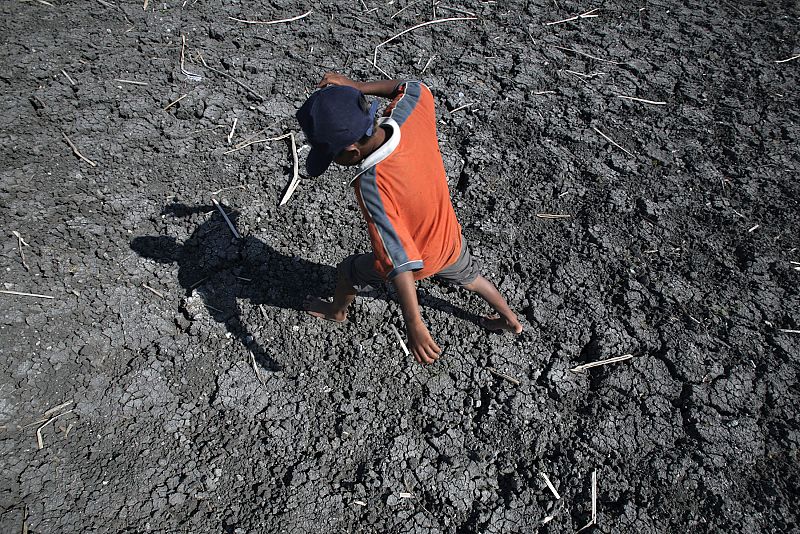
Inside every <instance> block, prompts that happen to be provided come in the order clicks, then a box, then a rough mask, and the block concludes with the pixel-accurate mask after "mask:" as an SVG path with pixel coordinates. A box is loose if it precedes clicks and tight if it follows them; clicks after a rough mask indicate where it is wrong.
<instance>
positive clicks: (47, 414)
mask: <svg viewBox="0 0 800 534" xmlns="http://www.w3.org/2000/svg"><path fill="white" fill-rule="evenodd" d="M73 402H75V401H74V400H68V401H66V402H62V403H61V404H59V405H58V406H53V407H52V408H50V409H49V410H47V411H46V412H44V413H43V414H42V415H43V416H44V417H45V418H48V417H50V416H51V415H53V414H54V413H56V412H58V411H59V410H63V409H64V408H66V407H67V406H69V405H70V404H72V403H73Z"/></svg>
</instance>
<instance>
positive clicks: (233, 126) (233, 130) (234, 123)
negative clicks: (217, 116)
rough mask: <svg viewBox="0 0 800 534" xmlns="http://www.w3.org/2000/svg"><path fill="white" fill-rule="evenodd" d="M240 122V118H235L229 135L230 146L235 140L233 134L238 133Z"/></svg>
mask: <svg viewBox="0 0 800 534" xmlns="http://www.w3.org/2000/svg"><path fill="white" fill-rule="evenodd" d="M237 122H239V117H234V118H233V124H232V125H231V132H230V133H229V134H228V144H229V145H230V144H231V140H233V132H235V131H236V123H237Z"/></svg>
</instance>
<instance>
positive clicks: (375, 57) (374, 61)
mask: <svg viewBox="0 0 800 534" xmlns="http://www.w3.org/2000/svg"><path fill="white" fill-rule="evenodd" d="M476 19H477V17H450V18H446V19H436V20H429V21H428V22H423V23H421V24H417V25H416V26H412V27H410V28H407V29H405V30H403V31H401V32H400V33H398V34H397V35H394V36H392V37H389V38H388V39H386V40H385V41H383V42H382V43H380V44H379V45H378V46H376V47H375V52H374V54H373V55H372V66H373V67H375V68H376V69H378V70H379V71H381V72H382V73H384V74H386V75H387V76H389V75H388V74H387V73H386V72H385V71H384V70H383V69H381V68H380V67H379V66H378V49H379V48H380V47H382V46H384V45H387V44H389V43H391V42H392V41H394V40H395V39H397V38H398V37H400V36H402V35H405V34H407V33H408V32H410V31H414V30H416V29H418V28H422V27H425V26H430V25H432V24H441V23H443V22H455V21H459V20H476ZM389 77H390V78H391V76H389Z"/></svg>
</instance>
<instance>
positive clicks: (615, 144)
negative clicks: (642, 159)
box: [592, 126, 636, 157]
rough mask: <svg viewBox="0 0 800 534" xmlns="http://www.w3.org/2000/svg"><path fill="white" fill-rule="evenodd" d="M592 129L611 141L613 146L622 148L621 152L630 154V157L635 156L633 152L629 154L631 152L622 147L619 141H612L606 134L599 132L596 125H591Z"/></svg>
mask: <svg viewBox="0 0 800 534" xmlns="http://www.w3.org/2000/svg"><path fill="white" fill-rule="evenodd" d="M592 129H593V130H594V131H595V132H597V133H599V134H600V135H601V136H602V137H603V138H604V139H605V140H606V141H608V142H609V143H611V144H612V145H614V146H615V147H617V148H618V149H620V150H622V151H623V152H625V153H626V154H627V155H629V156H631V157H636V156H634V155H633V154H631V153H630V152H629V151H628V150H626V149H625V148H624V147H623V146H622V145H620V144H619V143H617V142H616V141H614V140H613V139H611V138H610V137H609V136H607V135H606V134H604V133H603V132H601V131H600V130H598V129H597V128H596V127H594V126H592Z"/></svg>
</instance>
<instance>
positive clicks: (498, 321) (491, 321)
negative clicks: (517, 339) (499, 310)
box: [478, 315, 522, 335]
mask: <svg viewBox="0 0 800 534" xmlns="http://www.w3.org/2000/svg"><path fill="white" fill-rule="evenodd" d="M478 323H479V324H480V326H481V327H482V328H485V329H486V330H491V331H492V332H499V331H501V330H506V331H508V332H511V333H512V334H514V335H517V334H519V333H520V332H522V324H520V322H519V321H517V320H516V319H514V320H513V321H509V320H508V319H506V318H504V317H500V316H498V315H492V316H490V317H481V319H480V321H478Z"/></svg>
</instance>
